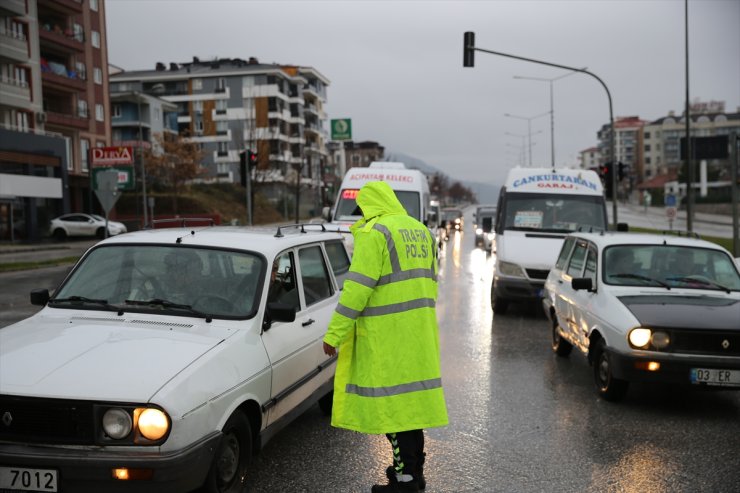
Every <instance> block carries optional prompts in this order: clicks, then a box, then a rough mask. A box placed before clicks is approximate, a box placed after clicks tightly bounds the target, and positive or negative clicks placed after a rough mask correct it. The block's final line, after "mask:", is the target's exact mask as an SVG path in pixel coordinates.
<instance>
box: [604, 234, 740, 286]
mask: <svg viewBox="0 0 740 493" xmlns="http://www.w3.org/2000/svg"><path fill="white" fill-rule="evenodd" d="M603 258H604V260H603V276H604V281H605V282H606V283H607V284H615V285H622V286H643V287H644V286H662V287H666V288H692V289H709V290H723V291H728V290H729V291H740V273H738V271H737V269H736V267H735V263H734V262H733V260H732V258H730V257H729V256H728V255H727V254H726V253H724V252H722V251H719V250H712V249H708V248H698V247H686V246H671V245H619V246H612V247H609V248H607V249H605V250H604V255H603Z"/></svg>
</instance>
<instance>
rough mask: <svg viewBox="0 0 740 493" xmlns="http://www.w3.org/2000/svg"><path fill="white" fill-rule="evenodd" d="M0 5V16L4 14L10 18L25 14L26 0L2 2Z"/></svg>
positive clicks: (6, 0) (5, 0) (4, 0)
mask: <svg viewBox="0 0 740 493" xmlns="http://www.w3.org/2000/svg"><path fill="white" fill-rule="evenodd" d="M0 5H1V6H0V14H3V13H6V14H10V16H16V15H18V16H23V15H25V14H26V0H3V2H2V4H0Z"/></svg>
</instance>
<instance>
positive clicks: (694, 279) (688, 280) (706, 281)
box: [666, 276, 732, 294]
mask: <svg viewBox="0 0 740 493" xmlns="http://www.w3.org/2000/svg"><path fill="white" fill-rule="evenodd" d="M666 281H678V282H685V283H687V284H688V283H692V282H693V283H696V284H701V285H702V286H713V287H715V288H719V289H721V290H722V291H725V292H727V294H730V293H731V292H732V290H730V288H728V287H727V286H725V285H723V284H720V283H718V282H716V281H712V280H711V279H707V278H706V277H694V276H677V277H666Z"/></svg>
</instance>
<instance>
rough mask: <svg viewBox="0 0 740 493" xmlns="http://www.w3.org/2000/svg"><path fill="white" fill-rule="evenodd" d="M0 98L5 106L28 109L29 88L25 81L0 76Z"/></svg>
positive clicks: (29, 99)
mask: <svg viewBox="0 0 740 493" xmlns="http://www.w3.org/2000/svg"><path fill="white" fill-rule="evenodd" d="M0 100H2V102H3V105H5V106H13V107H16V108H24V109H28V108H29V106H30V104H31V90H30V89H29V87H28V84H27V83H26V82H23V81H20V80H17V79H10V78H8V77H5V76H3V77H2V78H0Z"/></svg>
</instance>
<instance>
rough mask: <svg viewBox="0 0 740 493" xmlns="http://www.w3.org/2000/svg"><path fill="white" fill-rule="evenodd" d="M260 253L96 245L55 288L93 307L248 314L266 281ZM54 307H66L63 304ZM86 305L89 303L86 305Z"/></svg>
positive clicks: (62, 296) (60, 297) (60, 296)
mask: <svg viewBox="0 0 740 493" xmlns="http://www.w3.org/2000/svg"><path fill="white" fill-rule="evenodd" d="M265 275H266V274H265V266H264V260H263V259H262V257H260V256H257V255H256V254H251V253H247V252H237V251H230V250H217V249H206V248H189V247H183V246H175V245H172V246H170V245H166V246H165V245H111V246H102V247H98V248H96V249H94V250H92V251H91V252H90V253H89V254H88V255H87V256H86V257H85V258H84V259H83V260H82V262H81V263H80V264H79V265H78V266H77V267H76V268H75V269H74V270H73V271H72V273H71V274H70V276H69V278H68V279H67V280H66V281H65V282H64V284H63V285H62V287H61V288H60V289H59V290H58V291H57V292H56V293H55V295H54V299H55V300H71V301H74V302H75V303H77V304H80V303H84V302H85V300H92V301H95V302H96V303H89V307H90V308H92V309H95V308H96V307H103V308H104V305H103V304H102V303H101V302H105V303H106V304H107V306H108V307H110V306H115V307H117V308H119V309H122V310H124V311H147V310H154V311H157V312H162V313H163V312H167V313H168V314H173V315H186V316H192V314H191V313H190V312H188V311H187V310H186V309H185V308H183V307H187V308H189V309H192V310H194V311H197V312H200V313H203V314H207V315H209V316H211V317H213V318H248V317H251V316H254V314H255V313H256V311H257V303H258V299H259V296H260V292H261V287H262V285H263V284H264V280H265ZM51 306H55V307H62V304H61V303H54V302H53V300H52V303H51ZM86 307H87V305H86Z"/></svg>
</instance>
